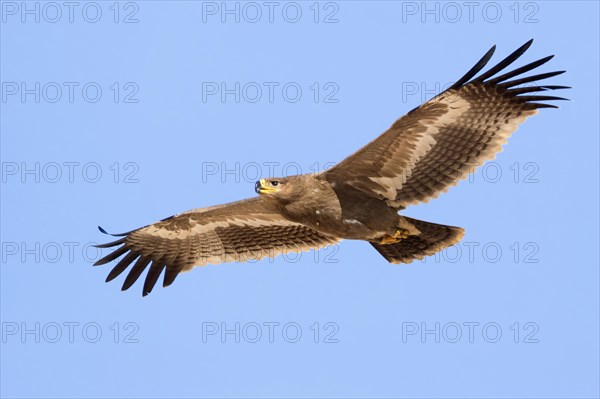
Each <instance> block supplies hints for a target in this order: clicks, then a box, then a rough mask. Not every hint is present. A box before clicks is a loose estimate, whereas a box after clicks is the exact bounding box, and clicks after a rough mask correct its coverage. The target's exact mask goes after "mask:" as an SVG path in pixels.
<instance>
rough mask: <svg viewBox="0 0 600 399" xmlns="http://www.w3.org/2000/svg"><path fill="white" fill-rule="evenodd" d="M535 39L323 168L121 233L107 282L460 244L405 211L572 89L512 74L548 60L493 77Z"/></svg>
mask: <svg viewBox="0 0 600 399" xmlns="http://www.w3.org/2000/svg"><path fill="white" fill-rule="evenodd" d="M530 45H531V41H529V42H527V43H526V44H525V45H523V46H521V47H520V48H519V49H517V50H516V51H515V52H513V53H512V54H510V55H509V56H508V57H507V58H505V59H504V60H502V61H501V62H500V63H498V64H497V65H496V66H494V67H492V68H490V69H489V70H488V71H487V72H484V73H483V74H481V75H479V76H478V77H476V78H474V76H475V75H476V74H477V73H479V71H481V69H483V67H484V66H485V65H486V64H487V62H488V61H489V59H490V58H491V56H492V54H493V52H494V49H495V48H494V47H493V48H492V49H491V50H490V51H488V52H487V53H486V55H485V56H484V57H483V58H482V59H481V60H480V61H479V62H478V63H477V64H476V65H475V66H474V67H473V68H471V70H470V71H469V72H467V73H466V74H465V76H463V77H462V78H461V79H459V80H458V81H457V82H456V83H455V84H454V85H453V86H452V87H450V88H449V89H448V90H446V91H444V92H443V93H441V94H439V95H437V96H436V97H434V98H433V99H431V100H429V101H428V102H426V103H425V104H423V105H421V106H420V107H417V108H415V109H413V110H412V111H410V112H409V113H408V114H406V115H405V116H403V117H402V118H400V119H398V120H397V121H396V122H395V123H394V124H393V125H392V126H391V127H390V128H389V129H388V130H387V131H386V132H384V133H383V134H382V135H380V136H379V137H377V138H376V139H375V140H373V141H372V142H371V143H369V144H367V145H366V146H364V147H363V148H361V149H360V150H358V151H357V152H356V153H354V154H353V155H351V156H349V157H348V158H346V159H345V160H343V161H342V162H340V163H339V164H338V165H336V166H334V167H333V168H331V169H329V170H326V171H324V172H322V173H320V174H307V175H299V176H291V177H285V178H269V179H262V180H260V181H259V182H257V183H256V191H257V193H259V194H260V195H259V196H258V197H255V198H250V199H247V200H242V201H238V202H233V203H230V204H224V205H218V206H213V207H208V208H200V209H193V210H191V211H188V212H184V213H181V214H179V215H175V216H173V217H170V218H167V219H164V220H162V221H160V222H157V223H154V224H151V225H148V226H145V227H142V228H139V229H136V230H133V231H130V232H128V233H124V234H120V235H117V236H121V237H122V238H120V239H118V240H117V241H114V242H111V243H108V244H103V245H99V246H98V247H100V248H110V247H116V246H119V245H120V247H119V248H117V249H116V250H115V251H113V252H112V253H110V254H109V255H107V256H105V257H104V258H102V259H101V260H99V261H98V262H96V265H101V264H105V263H108V262H110V261H112V260H115V259H117V258H119V257H120V256H123V257H122V258H121V260H120V261H119V262H118V263H117V265H116V266H115V267H114V268H113V270H112V271H111V272H110V274H109V275H108V277H107V281H110V280H112V279H114V278H115V277H116V276H118V275H119V274H121V273H122V272H123V271H124V270H125V269H126V268H127V267H128V266H129V265H131V264H132V263H134V261H135V263H134V265H133V267H132V269H131V271H130V272H129V274H128V275H127V278H126V279H125V282H124V284H123V289H128V288H129V287H130V286H131V285H132V284H133V283H134V282H135V281H136V280H137V279H138V278H139V276H140V275H141V274H142V272H143V271H144V270H145V269H146V267H147V266H148V265H150V264H151V266H150V270H149V272H148V275H147V277H146V279H145V283H144V289H143V294H144V295H146V294H148V293H149V292H150V291H151V290H152V288H153V287H154V285H155V284H156V281H157V280H158V278H159V276H160V274H161V273H162V272H163V270H164V271H165V273H164V281H163V286H168V285H170V284H171V283H173V281H174V280H175V278H176V277H177V275H178V274H179V273H180V272H181V271H186V270H190V269H192V268H193V267H194V266H201V265H206V264H209V263H222V262H231V261H244V260H248V259H261V258H264V257H273V256H276V255H279V254H282V253H286V252H288V251H293V252H297V251H305V250H309V249H313V248H321V247H324V246H327V245H332V244H335V243H337V242H339V241H340V240H343V239H352V240H364V241H368V242H370V243H371V244H372V245H373V247H374V248H375V249H376V250H377V251H379V253H380V254H381V255H383V257H384V258H385V259H386V260H388V261H389V262H392V263H400V262H401V263H410V262H411V261H412V260H414V259H421V258H423V257H425V256H428V255H432V254H434V253H436V252H438V251H440V250H441V249H443V248H445V247H448V246H451V245H454V244H455V243H457V242H458V241H460V239H461V238H462V236H463V234H464V230H463V229H462V228H460V227H453V226H446V225H440V224H435V223H430V222H424V221H420V220H416V219H412V218H409V217H407V216H403V215H400V214H399V212H400V211H402V210H404V209H405V208H406V207H407V206H409V205H412V204H417V203H420V202H427V201H429V199H431V198H435V197H437V196H438V195H439V194H440V193H442V192H445V191H446V190H448V188H449V187H450V186H452V185H455V184H457V183H458V182H459V181H460V180H461V179H463V178H465V177H466V176H467V175H468V173H469V172H470V171H471V170H472V168H473V167H475V166H479V165H481V164H482V163H483V162H485V161H487V160H490V159H493V158H494V157H495V155H496V153H498V152H499V151H500V150H501V146H502V145H503V144H504V143H505V142H506V140H507V138H508V137H509V136H510V135H511V134H512V132H514V131H515V130H516V128H517V126H518V125H519V124H520V123H522V122H523V121H524V120H525V119H526V118H527V117H529V116H532V115H534V114H536V113H537V112H538V111H537V110H538V109H539V108H548V107H555V106H553V105H549V104H546V103H544V102H543V101H548V100H559V99H562V98H560V97H553V96H545V95H531V94H532V93H535V92H541V91H548V90H555V89H564V88H567V87H566V86H531V85H529V86H523V87H518V86H520V85H523V84H527V83H531V82H537V81H539V80H542V79H546V78H549V77H552V76H555V75H558V74H560V73H562V72H564V71H559V72H549V73H544V74H539V75H533V76H527V77H524V78H519V79H513V80H510V79H512V78H514V77H516V76H519V75H521V74H523V73H526V72H529V71H530V70H532V69H534V68H537V67H539V66H541V65H543V64H544V63H546V62H547V61H549V60H550V59H551V58H552V57H551V56H550V57H546V58H543V59H541V60H538V61H535V62H532V63H530V64H527V65H524V66H522V67H520V68H517V69H515V70H512V71H510V72H507V73H504V74H503V75H500V76H496V75H497V74H498V73H499V72H500V71H502V70H504V69H505V68H506V67H507V66H508V65H510V64H511V63H513V62H514V61H515V60H516V59H518V58H519V57H520V56H521V55H522V54H523V53H524V52H525V51H526V50H527V48H528V47H529V46H530Z"/></svg>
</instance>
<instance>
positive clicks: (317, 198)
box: [263, 174, 401, 241]
mask: <svg viewBox="0 0 600 399" xmlns="http://www.w3.org/2000/svg"><path fill="white" fill-rule="evenodd" d="M278 181H279V182H280V184H282V183H281V181H285V183H283V184H286V185H287V184H289V185H290V186H291V187H292V188H293V190H292V191H291V193H290V195H289V196H281V195H277V196H264V197H263V198H264V200H265V201H266V202H268V203H270V204H272V205H273V207H274V208H275V209H277V210H278V211H279V212H280V213H281V214H282V215H283V216H285V217H286V218H287V219H289V220H291V221H294V222H298V223H303V224H305V225H306V226H309V227H311V228H312V229H314V230H315V231H318V232H320V233H323V234H325V235H328V236H330V237H333V238H335V239H338V240H339V239H346V240H365V241H372V240H376V239H378V238H381V237H383V236H385V235H392V234H394V232H395V231H396V230H397V228H398V224H399V223H400V219H401V218H400V216H399V215H398V210H397V209H395V208H392V207H390V206H389V205H387V204H386V203H385V201H382V200H380V199H377V198H369V197H365V196H364V195H361V193H360V191H358V190H356V189H354V188H353V187H351V186H347V185H346V184H345V183H344V182H337V181H335V180H333V181H331V182H330V181H328V180H327V179H326V178H325V176H324V175H315V174H306V175H300V176H292V177H290V178H288V179H282V178H279V179H278Z"/></svg>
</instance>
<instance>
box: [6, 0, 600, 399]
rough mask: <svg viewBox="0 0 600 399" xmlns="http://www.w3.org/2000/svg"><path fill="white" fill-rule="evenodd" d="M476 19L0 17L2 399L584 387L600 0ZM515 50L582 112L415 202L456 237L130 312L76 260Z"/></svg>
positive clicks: (408, 7)
mask: <svg viewBox="0 0 600 399" xmlns="http://www.w3.org/2000/svg"><path fill="white" fill-rule="evenodd" d="M467 3H468V2H454V3H437V2H429V3H422V2H393V1H385V2H384V1H380V2H366V1H351V2H320V3H316V2H313V1H309V2H273V3H264V2H256V3H242V2H237V3H236V2H229V3H226V4H225V3H221V2H191V1H175V2H166V1H133V2H118V3H116V2H113V1H109V2H103V1H98V2H75V3H73V4H72V5H65V4H63V3H62V2H58V3H45V2H26V3H22V2H13V1H2V2H1V3H0V8H1V11H2V14H1V18H2V20H1V25H0V32H1V53H0V54H1V76H0V78H1V79H0V80H1V82H2V92H1V95H2V98H1V99H0V106H1V107H2V108H1V122H0V127H1V153H0V155H1V161H2V163H1V164H2V182H1V189H2V204H1V220H2V225H1V244H2V253H1V257H2V266H1V269H0V271H1V283H0V288H1V305H0V308H1V311H2V313H1V322H2V341H1V343H0V345H1V363H0V365H1V373H0V376H1V384H0V386H1V388H0V394H1V395H2V397H14V398H20V397H124V396H134V397H157V398H158V397H241V396H244V397H245V396H250V397H265V396H266V397H299V396H303V397H340V396H352V397H373V396H378V397H456V396H459V397H598V395H599V394H600V392H599V381H598V375H599V374H600V373H599V371H600V370H599V346H598V336H599V328H598V326H599V324H598V317H599V316H598V307H599V306H598V304H599V293H598V290H599V274H598V263H599V262H598V261H599V259H598V239H599V237H598V203H599V198H598V181H599V176H598V169H599V168H598V166H599V165H598V159H599V157H598V145H599V143H598V133H599V125H598V109H599V104H598V92H599V90H598V88H599V84H598V76H599V74H598V69H599V68H598V65H599V62H598V61H599V60H598V48H599V43H598V37H599V32H598V31H599V27H598V26H599V24H598V11H599V10H598V3H597V2H592V1H585V2H584V1H581V2H567V1H553V2H549V1H535V2H520V3H519V2H474V3H468V4H467ZM530 38H534V39H535V41H534V44H533V46H532V47H531V48H530V50H529V51H528V52H527V53H526V55H525V56H524V57H523V60H522V61H519V64H518V65H522V64H524V63H527V62H531V61H534V60H537V59H539V58H541V57H544V56H546V55H549V54H556V57H555V59H553V60H552V61H551V62H550V63H549V64H547V65H545V66H544V67H543V68H542V69H543V70H544V71H551V70H561V69H565V70H567V73H566V74H564V75H561V76H558V77H555V78H553V79H552V84H564V85H569V86H572V87H573V89H572V90H569V91H568V92H564V93H561V95H565V96H567V97H569V98H570V99H572V100H573V101H571V102H564V103H562V104H561V108H560V109H558V110H542V112H541V113H540V115H538V116H536V117H534V118H531V119H529V120H527V121H526V122H525V123H524V124H523V125H522V126H521V127H520V129H519V130H518V131H517V132H516V134H515V135H514V137H512V138H511V140H510V141H509V143H508V145H507V146H506V147H505V149H504V151H503V152H502V153H500V154H499V155H498V157H497V158H496V159H495V160H494V161H491V162H489V163H488V164H486V165H485V167H484V168H480V169H478V170H477V171H475V172H474V173H473V174H472V175H471V176H470V178H469V179H468V180H466V181H463V182H462V183H461V184H460V185H458V186H457V187H454V188H451V189H450V191H449V192H448V193H446V194H444V195H442V196H441V197H439V198H438V199H436V200H433V201H431V202H430V203H428V204H421V205H418V206H414V207H410V208H408V209H406V211H405V214H406V215H408V216H412V217H416V218H420V219H424V220H428V221H433V222H438V223H444V224H451V225H457V226H462V227H464V228H465V229H466V235H465V237H464V239H463V241H462V242H461V243H460V244H458V245H457V246H456V247H453V248H450V249H448V250H446V251H444V252H442V253H441V254H439V255H438V256H435V257H430V258H428V259H427V260H425V261H422V262H420V261H419V262H415V263H413V264H411V265H390V264H388V263H387V262H386V261H385V260H384V259H383V258H382V257H381V256H380V255H379V254H378V253H377V252H376V251H374V250H373V249H372V248H371V247H370V245H368V244H366V243H363V242H349V241H347V242H343V243H342V244H341V245H340V246H339V247H334V248H330V249H327V250H324V251H321V252H319V253H315V252H308V253H304V254H302V255H301V256H299V257H291V256H290V257H288V258H282V257H280V258H277V259H275V260H263V261H261V262H254V263H248V264H226V265H219V266H208V267H205V268H198V269H195V270H193V271H192V272H190V273H186V274H183V275H181V276H179V278H178V279H177V281H176V282H175V283H174V284H173V286H171V287H169V288H167V289H162V288H157V289H155V290H154V292H153V293H152V294H151V295H149V296H148V297H146V298H142V296H141V284H139V283H138V284H136V285H135V286H134V287H132V289H130V290H129V291H127V292H120V286H121V282H122V279H118V281H116V282H113V283H110V284H105V283H104V279H105V277H106V274H107V273H108V271H109V270H110V266H103V267H92V264H93V263H94V261H95V260H97V259H98V258H99V257H100V256H101V253H99V252H97V251H96V250H95V249H93V248H91V245H92V244H94V243H98V242H104V241H105V240H106V236H103V235H102V234H101V233H100V232H99V231H98V230H97V228H96V226H97V225H102V226H103V227H104V228H106V229H107V230H109V231H113V232H121V231H127V230H130V229H133V228H136V227H139V226H141V225H145V224H147V223H151V222H153V221H156V220H158V219H161V218H163V217H166V216H169V215H171V214H173V213H177V212H181V211H185V210H187V209H191V208H195V207H201V206H208V205H214V204H219V203H223V202H227V201H233V200H236V199H241V198H246V197H250V196H253V195H254V191H253V184H254V181H255V180H256V179H257V177H264V176H267V175H269V174H275V175H281V174H295V173H298V172H302V173H308V172H314V171H315V170H321V169H323V168H324V167H327V166H328V165H331V163H334V162H338V161H340V160H341V159H343V158H344V157H345V156H347V155H349V154H351V153H352V152H354V151H355V150H356V149H358V148H359V147H361V146H362V145H364V144H365V143H367V142H368V141H370V140H372V139H373V138H374V137H376V136H377V135H378V134H380V133H381V132H382V131H384V130H385V129H386V128H387V127H388V126H389V125H390V124H391V123H392V122H393V121H394V120H395V119H396V118H398V117H400V116H401V115H403V114H404V113H405V112H407V111H408V110H410V109H412V108H413V107H415V106H418V105H419V104H420V103H421V102H423V101H424V100H426V99H428V98H430V97H431V96H432V95H433V94H435V93H436V92H438V91H440V90H442V89H443V88H444V87H445V86H447V85H448V84H450V83H451V82H453V81H454V80H456V79H458V78H459V77H461V76H462V75H463V74H464V73H465V72H466V71H467V70H468V69H469V68H470V67H471V66H472V65H473V64H474V63H475V62H476V61H477V60H478V59H479V58H480V57H481V56H482V55H483V54H484V53H485V51H487V50H488V49H489V48H490V47H491V46H492V45H493V44H496V45H497V47H498V48H497V53H496V56H495V58H494V59H493V61H498V60H500V59H501V57H504V56H505V55H507V54H508V53H510V52H511V51H513V50H514V49H516V48H517V47H518V46H520V45H521V44H523V43H524V42H526V41H527V40H529V39H530ZM493 61H492V62H493ZM106 253H107V251H106V250H105V252H104V254H106Z"/></svg>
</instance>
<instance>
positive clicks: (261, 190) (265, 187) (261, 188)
mask: <svg viewBox="0 0 600 399" xmlns="http://www.w3.org/2000/svg"><path fill="white" fill-rule="evenodd" d="M254 188H255V190H256V192H257V193H258V194H269V193H272V192H274V191H277V189H276V188H273V187H270V186H269V183H268V182H267V180H266V179H260V180H259V181H257V182H256V184H255V185H254Z"/></svg>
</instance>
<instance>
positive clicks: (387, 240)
mask: <svg viewBox="0 0 600 399" xmlns="http://www.w3.org/2000/svg"><path fill="white" fill-rule="evenodd" d="M409 235H410V233H409V231H408V230H405V229H398V230H396V232H395V233H394V234H393V235H387V234H386V235H385V236H383V238H382V239H381V241H380V242H379V243H380V244H395V243H397V242H398V241H400V240H402V239H405V238H408V236H409Z"/></svg>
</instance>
